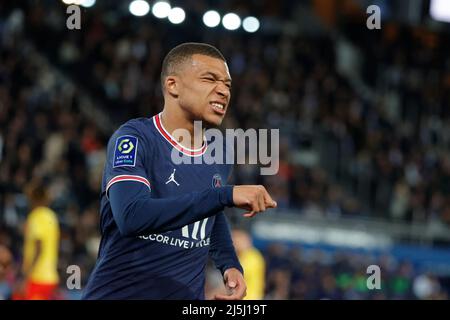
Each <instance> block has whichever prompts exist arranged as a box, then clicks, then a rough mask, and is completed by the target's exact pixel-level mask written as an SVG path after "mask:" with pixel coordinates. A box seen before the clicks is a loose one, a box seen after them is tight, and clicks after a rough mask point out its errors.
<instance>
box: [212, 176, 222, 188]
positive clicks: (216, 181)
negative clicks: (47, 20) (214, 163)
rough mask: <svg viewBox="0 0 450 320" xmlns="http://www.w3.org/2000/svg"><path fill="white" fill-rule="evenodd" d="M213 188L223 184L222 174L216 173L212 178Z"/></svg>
mask: <svg viewBox="0 0 450 320" xmlns="http://www.w3.org/2000/svg"><path fill="white" fill-rule="evenodd" d="M212 186H213V188H220V187H221V186H222V177H221V176H220V174H218V173H216V174H215V175H214V176H213V178H212Z"/></svg>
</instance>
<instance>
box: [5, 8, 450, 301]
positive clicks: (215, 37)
mask: <svg viewBox="0 0 450 320" xmlns="http://www.w3.org/2000/svg"><path fill="white" fill-rule="evenodd" d="M5 6H6V9H9V10H3V11H2V15H1V16H0V46H1V48H2V49H1V59H0V298H2V297H3V298H11V297H12V294H13V293H14V292H15V291H20V290H21V285H22V281H21V279H20V275H19V273H18V270H20V262H21V254H22V243H23V232H24V231H23V228H24V221H25V218H26V215H27V213H28V212H29V207H28V201H27V198H26V196H25V195H24V192H23V190H24V188H25V186H26V185H27V183H28V182H30V181H32V180H36V179H39V180H41V181H43V183H45V185H46V186H47V188H48V190H49V191H50V196H51V200H52V208H53V209H54V210H55V212H56V213H57V214H58V219H59V222H60V227H61V238H60V254H59V271H60V274H61V279H62V282H61V288H62V289H61V290H62V291H61V294H60V296H58V297H55V298H67V299H71V298H73V299H76V298H78V294H79V293H78V292H76V290H75V291H66V290H64V287H65V281H64V279H66V278H67V274H66V273H65V271H66V270H65V269H66V267H67V266H68V265H73V264H76V265H79V266H80V267H81V270H82V275H83V277H84V278H83V280H82V283H85V281H86V277H87V276H88V274H89V270H91V268H92V267H93V264H94V263H95V258H96V254H97V248H98V242H99V234H98V230H99V227H98V220H99V219H98V212H99V211H98V199H99V194H100V185H101V183H100V182H101V174H102V169H103V163H104V161H105V159H104V156H105V145H106V142H107V139H108V137H109V134H110V133H111V132H105V131H103V130H101V129H100V127H99V126H98V125H97V123H96V121H95V119H93V118H92V117H89V115H88V114H86V113H85V112H83V111H82V108H81V105H80V104H81V101H80V98H79V97H80V95H86V94H87V95H89V96H90V97H91V98H92V99H94V101H96V103H97V104H98V105H97V107H98V108H99V109H101V110H102V111H103V112H105V113H107V114H108V115H109V116H110V117H111V120H112V121H113V123H114V124H115V125H117V124H119V123H121V122H123V121H124V120H126V119H129V118H132V117H138V116H144V117H148V116H151V115H153V114H155V113H157V112H158V111H160V109H161V106H162V105H163V101H162V94H161V92H160V85H159V72H160V65H161V61H162V59H163V57H164V54H165V53H166V52H167V50H168V49H169V48H170V47H172V46H173V45H174V44H177V43H179V42H182V41H186V40H193V41H204V42H208V43H211V44H213V45H215V46H217V47H218V48H219V49H220V50H221V51H222V52H223V54H224V56H225V57H227V59H228V61H229V66H230V72H231V75H232V77H233V93H232V94H233V100H232V105H231V108H230V110H229V114H228V116H227V119H226V121H225V123H224V127H239V128H243V129H247V128H280V129H281V131H280V133H281V134H280V137H281V141H280V142H281V145H280V163H279V165H280V171H279V174H278V175H276V176H266V177H264V176H260V175H259V170H258V167H257V166H250V165H243V166H236V167H235V174H234V178H235V182H236V183H245V184H252V183H258V184H259V183H260V184H264V185H266V186H267V188H268V189H269V192H270V193H271V194H273V197H274V199H276V200H277V202H278V206H279V207H280V208H286V209H295V210H297V211H299V212H305V213H306V214H311V215H320V216H326V217H338V216H341V215H352V216H361V217H363V216H364V217H381V218H385V219H395V220H400V221H405V223H408V222H411V221H415V222H423V223H427V222H429V221H430V220H434V221H438V222H440V223H443V224H445V223H450V197H449V193H450V157H449V154H448V145H449V142H450V131H449V130H450V129H449V128H450V123H449V112H450V108H449V105H450V90H449V89H450V65H449V63H450V61H449V60H448V57H446V56H445V55H444V54H442V52H448V46H449V42H448V41H446V42H445V41H443V40H442V39H440V38H436V39H435V42H433V44H432V45H430V44H427V43H426V41H420V39H419V40H418V36H417V34H416V33H415V32H414V31H413V30H411V29H409V28H401V27H399V26H397V27H396V26H391V27H390V28H387V29H386V30H385V31H383V32H381V33H379V34H378V37H379V38H378V39H377V40H378V41H377V42H376V45H375V44H374V43H373V42H369V41H363V40H362V39H361V38H359V39H358V38H356V39H354V41H356V42H357V44H358V45H359V46H360V50H361V56H364V57H366V58H365V60H364V61H363V63H362V67H361V69H360V73H361V77H362V78H364V79H366V80H367V83H368V84H369V85H370V86H371V89H372V90H373V92H374V94H373V95H372V96H371V97H369V96H368V95H364V94H362V93H361V92H359V91H357V90H356V89H355V88H354V86H352V85H351V84H350V83H349V81H348V80H347V78H346V77H345V76H343V75H341V74H340V73H339V72H338V65H339V63H340V60H339V59H338V57H339V52H338V50H339V48H337V47H336V46H335V39H333V38H332V37H331V35H327V34H326V35H322V36H315V37H309V36H302V35H297V36H289V35H277V36H275V35H248V34H230V33H227V32H219V31H218V32H217V33H208V32H206V31H202V30H200V29H199V28H195V26H192V25H189V24H188V25H186V26H185V27H184V28H177V27H174V26H166V25H163V24H162V23H160V22H158V21H151V19H150V20H149V21H148V23H146V24H141V23H140V22H139V21H137V20H136V19H132V18H131V17H128V16H121V15H120V14H119V13H116V14H114V13H112V12H109V11H105V12H103V11H101V9H98V10H97V9H96V7H94V8H93V9H92V10H91V11H89V12H85V11H83V13H82V14H83V19H82V29H81V30H79V31H68V30H67V29H66V28H65V18H66V15H65V11H64V7H63V6H62V5H61V6H58V5H56V6H52V7H45V6H44V5H41V4H33V5H30V4H28V5H25V6H24V7H23V8H22V10H18V9H16V10H11V9H12V8H10V7H8V6H7V5H5ZM343 32H345V29H344V30H343ZM169 34H170V36H169ZM447 40H448V37H447ZM443 66H445V67H443ZM61 74H63V75H64V76H61ZM317 150H320V152H319V153H317V154H316V152H317ZM307 154H309V155H311V157H310V158H307V157H305V155H307ZM318 159H324V160H320V161H319V160H318ZM263 254H264V257H265V263H266V267H267V268H266V279H265V281H266V289H265V295H264V297H265V298H266V299H322V298H329V299H372V298H373V299H405V298H406V299H409V298H424V299H427V298H435V299H447V298H448V293H446V291H445V286H444V284H443V283H440V281H439V279H438V278H437V277H435V276H433V275H428V274H418V273H417V272H415V270H414V268H413V266H412V265H410V264H408V263H407V262H397V261H395V259H394V258H393V257H388V256H384V257H379V258H374V257H365V256H361V255H356V254H350V253H342V254H341V253H338V254H328V253H326V252H322V251H319V250H318V251H314V252H313V253H305V252H303V251H302V250H301V249H295V250H294V249H288V248H285V247H283V246H282V245H280V244H273V245H270V246H269V247H268V248H267V250H264V251H263ZM370 259H372V261H373V262H374V263H376V264H379V265H381V266H382V268H383V270H388V273H387V274H384V275H383V277H384V278H383V288H384V289H383V290H381V291H376V292H369V291H368V290H367V287H366V286H365V281H366V278H367V275H366V274H365V267H366V266H367V261H369V260H370ZM377 259H378V260H377ZM2 265H4V266H5V267H4V268H2ZM8 265H9V266H8ZM7 266H8V267H7Z"/></svg>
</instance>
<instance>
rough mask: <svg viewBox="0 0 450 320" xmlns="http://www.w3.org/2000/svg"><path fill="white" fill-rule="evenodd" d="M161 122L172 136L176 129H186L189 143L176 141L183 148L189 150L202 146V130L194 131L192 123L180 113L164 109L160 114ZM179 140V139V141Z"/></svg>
mask: <svg viewBox="0 0 450 320" xmlns="http://www.w3.org/2000/svg"><path fill="white" fill-rule="evenodd" d="M161 122H162V125H163V127H164V128H165V129H166V130H167V132H169V133H170V134H171V135H172V136H174V134H173V133H174V131H175V130H177V129H186V130H187V131H188V132H189V134H190V136H191V141H188V142H187V141H177V142H178V143H179V144H181V145H182V146H183V147H186V148H189V149H199V148H201V147H202V145H203V136H204V129H203V128H202V130H194V123H193V122H192V121H191V120H189V119H188V118H187V117H186V116H185V115H184V114H183V113H182V112H181V111H177V112H174V110H172V109H171V108H166V107H165V108H164V110H163V112H162V113H161ZM180 140H181V139H180Z"/></svg>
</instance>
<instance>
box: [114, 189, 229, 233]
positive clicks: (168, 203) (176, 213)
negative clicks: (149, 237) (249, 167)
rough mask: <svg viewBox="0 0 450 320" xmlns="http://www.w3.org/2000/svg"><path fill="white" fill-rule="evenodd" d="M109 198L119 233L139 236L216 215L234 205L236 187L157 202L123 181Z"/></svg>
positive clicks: (157, 200)
mask: <svg viewBox="0 0 450 320" xmlns="http://www.w3.org/2000/svg"><path fill="white" fill-rule="evenodd" d="M124 190H126V195H127V196H126V197H124ZM145 191H146V192H145ZM109 199H110V203H111V209H112V212H113V215H114V219H115V221H116V223H117V226H118V228H119V230H120V232H121V233H122V234H123V235H124V236H137V235H142V234H147V233H156V232H165V231H170V230H175V229H178V228H181V227H183V226H185V225H187V224H190V223H193V222H195V221H198V220H201V219H203V218H206V217H210V216H213V215H215V214H217V212H219V211H221V210H223V208H224V207H225V206H231V205H232V204H233V187H232V186H226V187H222V188H211V189H207V190H204V191H200V192H191V193H187V194H184V195H181V196H178V197H171V198H162V199H156V198H152V197H151V196H150V194H149V193H148V190H145V186H144V187H143V186H141V185H140V184H136V183H133V182H121V183H117V184H114V185H113V186H111V188H110V189H109Z"/></svg>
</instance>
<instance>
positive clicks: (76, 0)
mask: <svg viewBox="0 0 450 320" xmlns="http://www.w3.org/2000/svg"><path fill="white" fill-rule="evenodd" d="M62 2H63V3H65V4H76V5H77V6H78V5H80V4H81V3H82V2H83V0H62Z"/></svg>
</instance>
